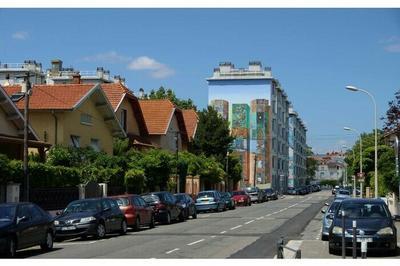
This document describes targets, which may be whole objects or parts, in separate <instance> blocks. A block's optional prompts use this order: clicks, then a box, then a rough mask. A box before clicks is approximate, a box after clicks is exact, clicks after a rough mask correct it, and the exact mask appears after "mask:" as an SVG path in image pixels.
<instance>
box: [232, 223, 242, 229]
mask: <svg viewBox="0 0 400 266" xmlns="http://www.w3.org/2000/svg"><path fill="white" fill-rule="evenodd" d="M242 226H243V225H241V224H240V225H237V226H235V227H232V228H231V230H235V229H238V228H239V227H242Z"/></svg>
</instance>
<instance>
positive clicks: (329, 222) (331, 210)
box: [321, 198, 343, 241]
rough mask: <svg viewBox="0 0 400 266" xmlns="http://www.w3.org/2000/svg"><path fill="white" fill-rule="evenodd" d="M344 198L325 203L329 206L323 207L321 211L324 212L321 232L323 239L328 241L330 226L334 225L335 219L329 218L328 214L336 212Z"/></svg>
mask: <svg viewBox="0 0 400 266" xmlns="http://www.w3.org/2000/svg"><path fill="white" fill-rule="evenodd" d="M342 200H343V198H338V199H335V200H334V201H333V202H332V204H330V205H329V204H328V203H325V205H328V206H329V207H328V208H327V209H322V210H321V212H322V213H324V214H325V215H324V218H323V219H322V233H321V240H322V241H328V236H329V228H330V227H331V225H332V221H333V219H329V218H327V216H328V214H334V213H335V211H336V209H337V208H338V207H339V205H340V202H342Z"/></svg>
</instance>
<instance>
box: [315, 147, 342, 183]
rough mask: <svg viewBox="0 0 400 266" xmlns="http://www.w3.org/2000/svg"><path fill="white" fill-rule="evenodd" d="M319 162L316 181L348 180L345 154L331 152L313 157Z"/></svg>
mask: <svg viewBox="0 0 400 266" xmlns="http://www.w3.org/2000/svg"><path fill="white" fill-rule="evenodd" d="M313 158H314V159H315V160H316V161H317V162H318V163H317V170H316V171H315V177H314V178H315V180H337V181H339V180H344V179H345V178H346V175H347V173H346V168H347V164H346V162H345V161H344V158H345V154H343V153H341V152H331V153H327V154H318V155H315V156H313Z"/></svg>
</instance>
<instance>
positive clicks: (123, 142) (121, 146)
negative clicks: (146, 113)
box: [113, 138, 130, 156]
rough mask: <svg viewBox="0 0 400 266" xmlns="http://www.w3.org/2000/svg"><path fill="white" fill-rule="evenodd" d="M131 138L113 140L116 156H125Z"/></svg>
mask: <svg viewBox="0 0 400 266" xmlns="http://www.w3.org/2000/svg"><path fill="white" fill-rule="evenodd" d="M129 148H130V147H129V139H127V138H125V139H122V138H114V141H113V154H114V155H116V156H123V155H125V154H126V153H127V152H128V151H129Z"/></svg>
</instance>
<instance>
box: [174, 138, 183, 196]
mask: <svg viewBox="0 0 400 266" xmlns="http://www.w3.org/2000/svg"><path fill="white" fill-rule="evenodd" d="M174 133H175V144H176V154H175V155H176V190H177V193H180V192H181V189H180V186H181V184H180V183H181V182H180V176H179V173H178V163H179V153H178V150H179V146H178V144H179V142H178V141H179V138H178V133H179V131H175V132H174Z"/></svg>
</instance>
